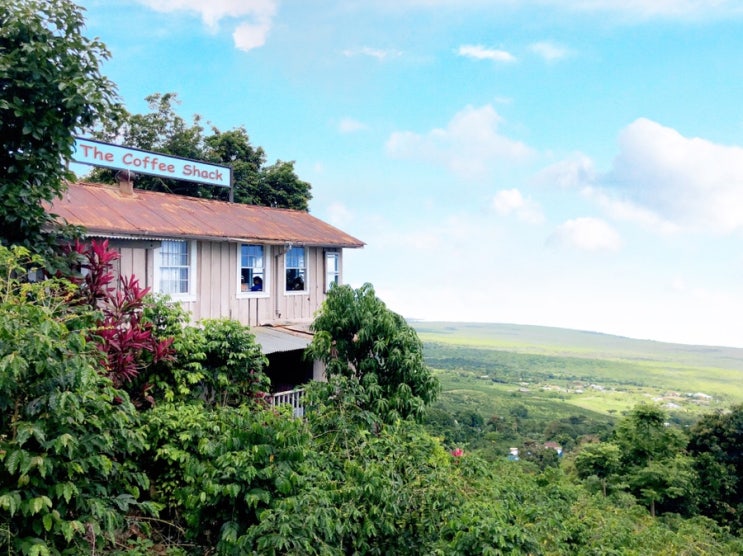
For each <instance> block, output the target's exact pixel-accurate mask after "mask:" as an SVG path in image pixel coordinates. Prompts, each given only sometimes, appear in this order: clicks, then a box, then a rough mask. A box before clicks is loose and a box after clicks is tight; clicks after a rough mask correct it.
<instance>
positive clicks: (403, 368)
mask: <svg viewBox="0 0 743 556" xmlns="http://www.w3.org/2000/svg"><path fill="white" fill-rule="evenodd" d="M312 328H313V330H314V331H315V336H314V338H313V341H312V344H311V345H310V346H309V348H308V354H309V355H310V356H312V357H313V358H315V359H320V360H322V361H323V362H324V363H325V365H326V369H325V373H326V375H327V376H328V377H329V378H332V377H336V376H338V377H346V378H349V379H353V380H356V381H358V382H359V383H360V384H361V385H362V386H363V387H364V389H365V391H366V393H367V395H368V396H369V397H368V401H367V403H368V404H369V407H367V409H371V410H372V411H374V413H376V414H378V415H381V416H382V417H386V418H394V417H396V416H401V417H409V416H413V417H420V416H421V415H422V413H423V410H424V408H425V406H426V405H428V404H430V403H431V402H432V401H433V400H434V399H435V398H436V395H437V393H438V389H439V386H438V381H437V380H436V378H435V377H434V376H433V374H432V373H431V370H430V369H429V368H428V367H427V366H426V365H425V363H424V361H423V346H422V344H421V342H420V339H419V338H418V335H417V333H416V332H415V330H414V329H413V327H411V326H410V325H409V324H408V323H407V322H406V321H405V319H404V318H403V317H402V316H400V315H398V314H397V313H395V312H393V311H390V310H389V309H388V308H387V306H386V305H385V304H384V302H383V301H382V300H380V299H379V298H378V297H377V296H376V294H375V293H374V287H373V286H372V285H371V284H364V285H363V286H362V287H361V288H359V289H356V290H354V289H353V288H351V287H350V286H346V285H344V286H334V287H333V288H331V290H330V292H329V293H328V297H327V299H326V300H325V301H324V302H323V305H322V307H321V308H320V311H319V313H318V315H317V316H316V318H315V321H314V322H313V324H312Z"/></svg>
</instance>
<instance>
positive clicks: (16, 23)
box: [0, 0, 118, 255]
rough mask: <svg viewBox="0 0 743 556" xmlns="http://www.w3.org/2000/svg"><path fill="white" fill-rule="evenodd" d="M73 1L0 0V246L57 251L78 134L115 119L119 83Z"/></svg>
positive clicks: (105, 53) (102, 49)
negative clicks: (58, 209)
mask: <svg viewBox="0 0 743 556" xmlns="http://www.w3.org/2000/svg"><path fill="white" fill-rule="evenodd" d="M82 30H83V16H82V13H81V10H80V8H79V7H78V6H76V5H75V4H73V3H72V2H71V1H70V0H16V1H13V2H2V3H0V176H2V178H0V198H2V199H3V209H4V210H3V211H0V243H3V244H5V245H15V244H19V245H24V246H26V247H28V248H30V249H31V250H32V251H34V252H37V253H43V254H45V255H49V254H51V245H52V244H53V241H52V240H53V235H52V234H50V233H48V232H47V231H46V230H47V227H48V225H49V224H50V223H51V222H53V217H52V215H49V214H47V212H46V211H45V210H44V207H43V202H45V201H46V202H49V201H52V200H53V199H54V198H55V197H57V196H61V194H62V193H63V192H64V190H65V183H66V180H68V179H71V178H73V177H74V176H73V175H72V174H71V173H70V172H69V171H68V170H67V163H68V161H69V160H70V158H71V156H72V153H73V144H74V137H73V135H74V133H75V132H78V131H80V130H82V129H84V128H88V127H91V126H92V125H94V124H95V123H96V122H97V121H98V120H100V119H101V118H104V117H105V118H107V119H109V120H115V117H116V110H117V108H118V104H117V103H116V98H117V97H116V90H115V86H114V84H113V83H112V82H111V81H109V80H108V79H106V78H105V77H104V76H103V75H101V73H100V69H99V63H100V60H103V59H106V58H108V56H109V53H108V51H107V50H106V48H105V46H104V45H103V44H102V43H101V42H99V41H98V40H91V39H88V38H86V37H85V36H84V35H83V34H82Z"/></svg>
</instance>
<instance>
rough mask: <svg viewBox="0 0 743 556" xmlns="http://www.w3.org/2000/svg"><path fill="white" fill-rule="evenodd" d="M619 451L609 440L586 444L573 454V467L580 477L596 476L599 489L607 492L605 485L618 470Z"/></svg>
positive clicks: (604, 492)
mask: <svg viewBox="0 0 743 556" xmlns="http://www.w3.org/2000/svg"><path fill="white" fill-rule="evenodd" d="M620 461H621V452H620V449H619V446H617V445H616V444H612V443H611V442H598V443H592V444H586V445H585V446H584V447H583V448H582V449H581V451H580V452H578V453H577V454H576V456H575V468H576V470H577V471H578V476H579V477H580V478H581V479H584V480H585V479H588V478H590V477H596V478H597V479H598V480H599V481H600V483H601V491H602V493H603V495H604V496H606V494H607V486H608V485H609V483H610V481H612V480H613V479H614V478H615V477H616V476H617V474H618V473H619V470H620Z"/></svg>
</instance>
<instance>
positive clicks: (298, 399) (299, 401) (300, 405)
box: [271, 388, 304, 417]
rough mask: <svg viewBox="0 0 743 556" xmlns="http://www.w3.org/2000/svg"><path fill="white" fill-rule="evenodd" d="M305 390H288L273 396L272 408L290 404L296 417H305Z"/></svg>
mask: <svg viewBox="0 0 743 556" xmlns="http://www.w3.org/2000/svg"><path fill="white" fill-rule="evenodd" d="M303 398H304V389H302V388H298V389H296V390H287V391H285V392H276V393H274V394H271V407H276V406H279V405H284V404H289V405H290V406H291V407H292V415H294V417H304V401H303Z"/></svg>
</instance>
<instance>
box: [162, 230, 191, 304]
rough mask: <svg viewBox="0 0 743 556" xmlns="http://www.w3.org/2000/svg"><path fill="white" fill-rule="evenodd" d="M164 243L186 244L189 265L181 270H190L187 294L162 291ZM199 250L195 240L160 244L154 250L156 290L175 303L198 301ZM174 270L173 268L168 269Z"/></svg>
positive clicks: (176, 240)
mask: <svg viewBox="0 0 743 556" xmlns="http://www.w3.org/2000/svg"><path fill="white" fill-rule="evenodd" d="M164 243H185V244H186V246H187V253H188V264H187V265H186V266H185V267H183V266H182V267H180V268H188V291H187V292H179V293H167V292H163V291H162V282H161V281H162V268H163V264H162V248H163V247H162V246H163V244H164ZM196 253H197V250H196V241H194V240H188V239H164V240H162V241H161V242H160V246H159V247H157V248H156V249H154V257H155V264H154V286H155V287H154V288H153V290H155V291H156V292H157V293H161V294H165V295H168V296H169V297H170V298H171V299H173V300H175V301H196V291H197V289H196V288H197V277H198V271H197V268H198V267H197V264H196V263H197V255H196ZM168 268H173V267H168Z"/></svg>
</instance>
